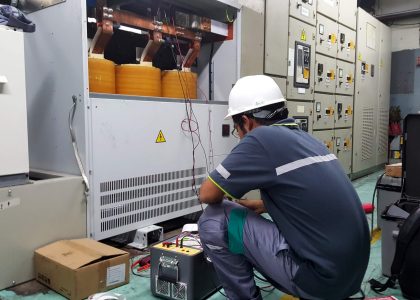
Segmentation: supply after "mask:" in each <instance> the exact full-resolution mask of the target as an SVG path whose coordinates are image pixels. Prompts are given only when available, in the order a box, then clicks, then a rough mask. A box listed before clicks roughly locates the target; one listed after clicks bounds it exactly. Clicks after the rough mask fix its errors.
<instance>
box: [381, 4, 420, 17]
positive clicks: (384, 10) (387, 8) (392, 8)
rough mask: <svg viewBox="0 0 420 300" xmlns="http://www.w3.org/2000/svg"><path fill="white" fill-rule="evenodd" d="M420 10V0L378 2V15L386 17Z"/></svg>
mask: <svg viewBox="0 0 420 300" xmlns="http://www.w3.org/2000/svg"><path fill="white" fill-rule="evenodd" d="M417 9H420V1H419V0H403V1H401V0H376V5H375V11H376V15H378V16H380V15H386V14H392V13H397V12H403V11H411V10H417Z"/></svg>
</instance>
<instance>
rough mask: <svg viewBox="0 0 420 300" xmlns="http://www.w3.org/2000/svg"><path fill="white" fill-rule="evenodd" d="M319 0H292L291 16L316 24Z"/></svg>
mask: <svg viewBox="0 0 420 300" xmlns="http://www.w3.org/2000/svg"><path fill="white" fill-rule="evenodd" d="M317 1H319V0H290V11H289V12H290V16H292V17H295V18H296V19H299V20H301V21H303V22H306V23H309V24H311V25H315V24H316V4H317Z"/></svg>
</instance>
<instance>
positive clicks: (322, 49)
mask: <svg viewBox="0 0 420 300" xmlns="http://www.w3.org/2000/svg"><path fill="white" fill-rule="evenodd" d="M337 34H338V24H337V22H336V21H334V20H331V19H329V18H327V17H324V16H323V15H320V14H318V15H317V20H316V52H317V53H322V54H324V55H328V56H331V57H334V58H335V57H337V43H338V41H337Z"/></svg>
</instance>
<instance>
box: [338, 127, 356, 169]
mask: <svg viewBox="0 0 420 300" xmlns="http://www.w3.org/2000/svg"><path fill="white" fill-rule="evenodd" d="M334 134H335V155H336V156H337V158H338V160H339V161H340V163H341V166H342V167H343V168H344V171H345V172H346V174H350V173H351V152H352V144H353V141H352V129H351V128H347V129H336V130H335V132H334Z"/></svg>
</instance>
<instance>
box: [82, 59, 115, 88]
mask: <svg viewBox="0 0 420 300" xmlns="http://www.w3.org/2000/svg"><path fill="white" fill-rule="evenodd" d="M88 64H89V90H90V91H91V92H94V93H108V94H115V64H114V63H113V62H112V61H110V60H107V59H103V58H93V57H89V61H88Z"/></svg>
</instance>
